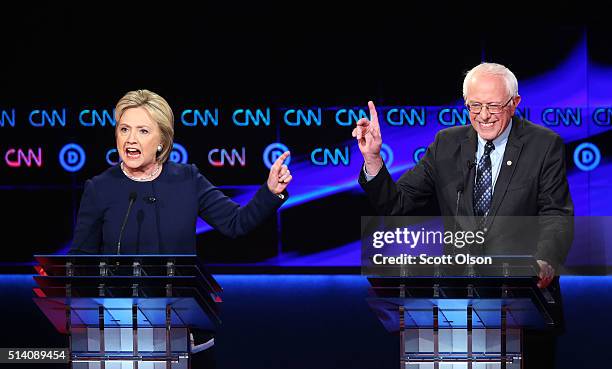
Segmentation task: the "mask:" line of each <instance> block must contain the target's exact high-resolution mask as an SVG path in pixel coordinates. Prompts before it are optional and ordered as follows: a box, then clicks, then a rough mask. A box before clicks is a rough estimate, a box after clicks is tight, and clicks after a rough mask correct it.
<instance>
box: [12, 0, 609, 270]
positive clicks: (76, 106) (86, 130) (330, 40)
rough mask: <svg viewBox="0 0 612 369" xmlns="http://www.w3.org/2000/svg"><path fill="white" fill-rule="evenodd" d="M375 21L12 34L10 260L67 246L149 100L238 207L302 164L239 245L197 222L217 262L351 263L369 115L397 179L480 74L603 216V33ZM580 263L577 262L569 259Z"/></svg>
mask: <svg viewBox="0 0 612 369" xmlns="http://www.w3.org/2000/svg"><path fill="white" fill-rule="evenodd" d="M377 16H379V20H381V21H380V22H378V23H377V24H376V26H375V27H352V26H351V25H353V24H354V23H353V22H352V21H350V20H349V19H339V18H338V19H337V18H333V17H331V16H321V18H315V17H314V16H313V15H311V14H310V13H309V17H310V19H309V18H308V17H306V19H298V18H296V17H292V16H291V14H284V15H280V16H276V15H275V16H267V17H262V16H260V15H258V16H257V17H250V16H249V14H248V11H244V12H241V13H230V14H228V13H223V14H218V13H216V10H215V9H198V10H195V9H194V10H193V11H185V10H176V9H170V10H169V11H168V12H167V13H164V14H161V13H159V12H153V11H151V10H149V11H147V10H141V11H133V12H116V11H114V10H101V9H79V11H76V10H74V9H68V8H67V7H63V6H54V7H51V6H50V5H42V6H39V7H33V9H29V11H28V12H27V13H24V14H20V15H19V17H16V18H15V19H12V20H10V21H9V22H8V23H5V24H3V27H4V28H3V29H2V36H0V37H2V44H3V45H4V46H3V47H4V48H5V52H3V58H2V59H1V61H0V65H1V66H2V71H3V73H2V74H1V76H0V82H1V84H2V89H1V91H0V202H1V203H2V209H3V211H2V214H1V215H0V217H1V224H2V235H3V244H4V245H3V250H4V256H3V258H2V260H3V263H5V265H6V264H15V263H28V262H30V261H31V259H32V258H31V255H32V254H34V253H56V252H65V251H66V250H67V249H68V248H69V246H70V243H71V238H72V231H73V227H74V222H75V218H76V213H77V210H78V206H79V201H80V196H81V194H82V190H83V183H84V181H85V180H86V179H88V178H91V177H92V176H95V175H97V174H99V173H101V172H102V171H104V170H105V169H107V168H109V167H110V166H113V165H116V164H117V161H118V155H117V152H116V150H115V141H114V125H115V121H114V116H113V107H114V104H115V103H116V101H117V100H118V99H119V98H120V97H121V96H122V95H123V94H124V93H125V92H127V91H129V90H134V89H141V88H145V89H150V90H152V91H155V92H157V93H159V94H160V95H162V96H164V97H165V98H166V99H167V100H168V102H169V103H170V104H171V106H172V107H173V110H174V115H175V145H174V150H173V152H172V155H171V157H170V160H173V161H176V162H181V163H193V164H196V165H197V166H198V168H199V169H200V171H201V172H202V173H203V174H204V175H205V176H206V177H207V178H208V179H209V180H210V181H211V182H213V183H214V184H215V185H217V186H219V187H220V188H221V189H223V191H224V192H226V193H227V194H228V195H231V196H232V197H233V198H234V199H235V200H236V201H237V202H239V203H243V204H244V203H246V202H247V201H248V200H249V199H250V198H251V197H252V195H253V194H254V192H255V191H256V189H257V188H258V187H259V186H260V185H261V184H262V183H264V181H265V179H266V177H267V172H268V168H269V166H270V163H271V162H273V161H274V160H275V158H276V157H277V156H278V155H279V154H280V153H281V152H282V151H284V150H290V151H291V153H292V155H291V158H290V162H289V167H290V169H291V171H292V174H293V181H292V183H291V185H290V187H289V192H290V194H291V197H290V199H289V200H288V201H287V202H286V203H285V205H284V206H283V207H282V208H281V210H280V212H279V214H278V216H277V217H276V218H275V219H271V220H270V221H269V222H267V223H266V224H264V225H262V227H260V228H259V229H257V230H256V231H255V232H253V233H252V234H250V235H249V236H247V237H243V238H240V239H237V240H230V239H227V238H225V237H223V236H221V235H220V234H219V233H217V232H216V231H214V230H211V228H210V227H209V226H208V225H207V224H205V223H204V222H199V223H198V225H197V229H196V230H195V231H196V232H197V234H198V237H197V241H198V252H199V253H200V254H201V255H202V256H203V257H204V259H205V260H206V261H207V262H209V263H211V264H230V265H243V264H248V265H271V266H279V265H280V266H357V265H359V250H360V246H359V236H360V235H359V224H360V216H361V215H368V214H372V213H373V211H372V209H371V208H370V207H369V205H368V203H367V201H366V199H365V197H364V195H363V193H362V192H361V190H360V188H359V186H358V184H357V176H358V174H359V170H360V167H361V165H362V158H361V155H360V153H359V151H358V148H357V147H356V145H355V142H354V140H353V139H352V138H351V130H352V128H353V126H354V124H355V122H356V120H357V119H359V118H360V117H367V116H368V111H367V101H368V100H370V99H371V100H373V101H374V102H375V103H376V104H377V106H378V114H379V117H380V119H381V125H382V135H383V140H384V145H383V156H384V159H385V161H386V163H387V166H388V167H389V168H390V171H391V173H392V175H394V176H396V177H399V175H400V174H401V173H403V172H404V171H406V170H408V169H410V168H411V167H412V166H414V164H415V162H417V161H418V160H419V158H420V157H421V156H422V155H423V153H424V150H425V148H426V147H427V146H428V145H429V144H430V143H431V142H432V141H433V138H434V136H435V134H436V132H437V131H439V130H441V129H444V128H447V127H452V126H457V125H466V124H469V119H468V112H467V111H466V109H465V108H464V107H463V105H462V104H463V101H462V98H461V84H462V80H463V75H464V73H465V72H466V71H467V70H469V69H470V68H471V67H473V66H474V65H476V64H478V63H480V62H481V61H493V62H499V63H502V64H505V65H506V66H508V67H509V68H511V69H512V70H513V71H514V72H515V74H516V76H517V78H518V80H519V93H520V95H521V96H522V102H521V105H520V106H519V109H518V111H517V113H518V114H519V115H520V116H523V117H525V118H528V119H529V120H531V121H533V122H535V123H538V124H541V125H544V126H546V127H548V128H550V129H552V130H554V131H555V132H557V133H558V134H559V135H561V137H562V138H563V140H564V142H565V145H566V153H567V158H566V159H567V163H568V176H569V182H570V188H571V193H572V197H573V200H574V204H575V207H576V214H577V215H581V216H595V215H598V216H599V215H610V213H611V211H610V209H611V207H612V195H611V193H610V183H612V168H611V165H610V155H611V152H610V150H611V147H612V133H611V127H612V52H611V51H610V48H609V39H610V36H611V32H610V31H609V30H608V29H606V28H605V27H603V26H601V27H600V26H597V25H584V24H580V25H562V24H557V25H546V26H535V28H534V27H528V28H529V29H528V30H527V29H522V28H521V27H516V28H508V27H498V28H490V29H487V30H486V31H485V30H483V29H480V28H478V27H477V26H475V25H474V26H471V25H469V24H467V25H466V24H464V23H463V22H461V21H460V20H457V19H454V18H453V17H452V16H450V15H445V16H444V15H441V16H440V17H439V23H437V24H430V25H429V26H428V27H425V28H424V27H423V26H422V25H420V24H415V23H413V22H408V21H407V20H406V19H405V18H403V17H401V16H399V15H388V16H387V17H386V18H384V17H383V16H382V15H381V14H378V13H377ZM413 16H415V15H413ZM9 18H10V17H9ZM526 28H527V27H526ZM510 30H511V32H510ZM126 201H127V199H126ZM603 252H607V253H608V254H610V255H612V250H603ZM583 256H584V255H580V250H572V254H571V258H570V262H571V260H572V258H574V260H579V261H580V262H578V264H580V263H583V262H584V257H583ZM593 263H597V261H593Z"/></svg>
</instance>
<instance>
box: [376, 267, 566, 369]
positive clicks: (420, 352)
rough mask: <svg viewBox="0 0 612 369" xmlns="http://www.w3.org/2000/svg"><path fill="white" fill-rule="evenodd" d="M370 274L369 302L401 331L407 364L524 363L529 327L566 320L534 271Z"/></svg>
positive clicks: (512, 366) (404, 367)
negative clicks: (524, 273)
mask: <svg viewBox="0 0 612 369" xmlns="http://www.w3.org/2000/svg"><path fill="white" fill-rule="evenodd" d="M534 272H535V270H534ZM368 281H369V282H370V286H371V287H370V288H369V295H370V297H368V304H369V305H370V307H371V309H372V310H373V311H374V312H375V314H376V315H377V317H378V318H379V320H380V321H381V322H382V324H383V325H384V327H385V328H386V329H387V331H389V332H392V333H394V334H397V335H398V337H399V345H400V368H401V369H425V368H428V369H429V368H431V369H434V368H436V369H437V368H453V369H458V368H469V369H471V368H475V369H477V368H479V369H492V368H503V369H506V368H508V369H519V368H522V367H523V366H522V360H523V352H522V348H523V342H524V332H525V330H526V329H534V330H546V329H551V328H554V327H555V325H556V324H557V323H558V322H556V321H555V319H554V317H555V314H554V309H556V306H555V305H556V303H557V302H556V301H555V300H554V298H553V297H552V295H551V294H550V293H549V292H548V290H546V289H540V288H538V287H537V281H538V279H537V278H536V277H533V276H513V275H512V274H511V273H510V274H508V275H507V276H467V277H466V276H461V277H458V276H445V275H444V273H442V275H441V276H437V277H426V276H410V277H408V276H396V277H392V276H389V277H381V276H372V277H368ZM451 364H452V365H451Z"/></svg>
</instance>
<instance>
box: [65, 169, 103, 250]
mask: <svg viewBox="0 0 612 369" xmlns="http://www.w3.org/2000/svg"><path fill="white" fill-rule="evenodd" d="M102 220H103V212H102V210H101V209H100V207H99V206H98V201H97V197H96V190H95V186H94V183H93V181H92V180H88V181H87V182H85V190H84V191H83V196H82V197H81V206H80V208H79V213H78V215H77V221H76V227H75V229H74V239H73V241H72V246H71V247H70V251H69V252H68V253H69V254H98V253H99V252H100V248H101V245H102Z"/></svg>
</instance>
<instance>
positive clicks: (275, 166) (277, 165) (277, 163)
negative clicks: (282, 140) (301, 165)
mask: <svg viewBox="0 0 612 369" xmlns="http://www.w3.org/2000/svg"><path fill="white" fill-rule="evenodd" d="M289 155H290V152H289V151H285V152H284V153H282V155H281V156H279V157H278V158H277V159H276V161H275V162H274V164H273V165H272V168H273V169H275V170H279V169H280V167H281V165H282V164H283V162H284V161H285V159H287V157H288V156H289Z"/></svg>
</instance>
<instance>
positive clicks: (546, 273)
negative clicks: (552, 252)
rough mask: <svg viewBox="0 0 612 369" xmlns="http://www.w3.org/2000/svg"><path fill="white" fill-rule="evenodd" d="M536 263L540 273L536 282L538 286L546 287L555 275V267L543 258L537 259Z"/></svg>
mask: <svg viewBox="0 0 612 369" xmlns="http://www.w3.org/2000/svg"><path fill="white" fill-rule="evenodd" d="M538 265H539V266H540V274H539V275H538V277H540V281H539V282H538V287H539V288H546V287H548V285H549V284H550V282H552V280H553V278H554V277H555V268H553V267H552V266H551V265H550V264H548V262H546V261H544V260H538Z"/></svg>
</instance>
